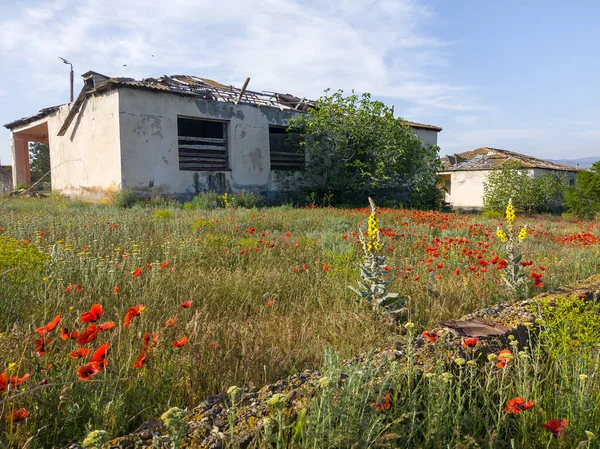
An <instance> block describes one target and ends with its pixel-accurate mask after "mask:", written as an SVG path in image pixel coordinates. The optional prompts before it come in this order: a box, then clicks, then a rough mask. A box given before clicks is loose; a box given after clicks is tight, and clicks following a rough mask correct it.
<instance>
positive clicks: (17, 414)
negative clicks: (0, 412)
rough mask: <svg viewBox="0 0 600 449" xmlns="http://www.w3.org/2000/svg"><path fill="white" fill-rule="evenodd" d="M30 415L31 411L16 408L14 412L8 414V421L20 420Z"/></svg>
mask: <svg viewBox="0 0 600 449" xmlns="http://www.w3.org/2000/svg"><path fill="white" fill-rule="evenodd" d="M28 416H29V412H28V411H27V410H25V409H24V408H20V409H19V410H15V411H13V412H12V413H10V414H8V415H6V420H7V421H12V422H18V421H21V420H23V419H25V418H27V417H28Z"/></svg>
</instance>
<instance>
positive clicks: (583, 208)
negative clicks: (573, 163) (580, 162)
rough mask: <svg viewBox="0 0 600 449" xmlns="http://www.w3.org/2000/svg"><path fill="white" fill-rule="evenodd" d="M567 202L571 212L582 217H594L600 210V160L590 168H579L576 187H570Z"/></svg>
mask: <svg viewBox="0 0 600 449" xmlns="http://www.w3.org/2000/svg"><path fill="white" fill-rule="evenodd" d="M565 203H566V205H567V209H568V211H569V212H570V213H573V214H575V215H577V216H578V217H581V218H593V217H594V216H595V215H596V214H597V213H599V212H600V161H598V162H594V163H593V164H592V167H591V169H590V170H579V171H578V172H577V180H576V182H575V187H569V189H567V193H566V195H565Z"/></svg>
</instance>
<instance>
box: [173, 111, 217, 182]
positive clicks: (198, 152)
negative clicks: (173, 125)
mask: <svg viewBox="0 0 600 449" xmlns="http://www.w3.org/2000/svg"><path fill="white" fill-rule="evenodd" d="M177 134H178V137H177V139H178V144H179V145H178V146H179V170H191V171H202V170H226V169H227V168H228V164H227V123H226V122H218V121H213V120H199V119H190V118H182V117H178V118H177Z"/></svg>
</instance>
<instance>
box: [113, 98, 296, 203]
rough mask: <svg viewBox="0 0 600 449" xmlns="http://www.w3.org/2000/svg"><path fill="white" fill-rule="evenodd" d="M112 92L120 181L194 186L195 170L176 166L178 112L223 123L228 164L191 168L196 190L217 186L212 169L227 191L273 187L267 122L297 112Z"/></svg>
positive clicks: (181, 189)
mask: <svg viewBox="0 0 600 449" xmlns="http://www.w3.org/2000/svg"><path fill="white" fill-rule="evenodd" d="M118 93H119V116H120V119H119V120H120V138H121V161H122V168H123V170H122V182H123V186H128V187H132V188H134V189H137V190H143V189H149V188H155V189H156V188H157V189H158V190H160V191H161V192H165V193H177V194H183V193H186V194H194V193H195V192H196V187H197V186H196V185H195V182H194V173H196V172H193V171H182V170H179V154H178V139H177V136H178V133H177V117H178V116H183V117H191V118H206V119H213V120H224V121H227V123H228V128H227V129H228V136H227V141H228V143H227V145H228V158H229V170H227V171H224V170H222V171H199V172H197V173H198V180H199V187H200V189H201V190H212V189H215V188H218V186H217V185H216V183H217V174H218V173H223V174H224V179H225V183H226V185H225V186H224V187H225V188H226V189H228V190H230V191H233V192H236V191H242V190H251V191H267V190H271V189H272V188H273V174H272V172H271V170H270V154H269V125H270V124H271V125H279V126H286V125H287V124H288V120H289V118H291V117H293V116H295V115H296V114H298V113H297V112H293V111H281V110H279V109H276V108H270V107H256V106H252V105H244V104H239V105H235V104H233V103H225V102H218V101H209V100H202V99H199V98H194V97H185V96H177V95H173V94H167V93H164V94H163V93H155V92H148V91H143V90H135V89H128V88H120V89H119V90H118Z"/></svg>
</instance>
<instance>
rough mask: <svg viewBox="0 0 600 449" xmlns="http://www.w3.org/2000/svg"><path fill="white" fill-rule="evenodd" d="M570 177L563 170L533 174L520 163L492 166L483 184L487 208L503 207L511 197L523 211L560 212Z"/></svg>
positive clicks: (499, 208) (484, 205) (498, 208)
mask: <svg viewBox="0 0 600 449" xmlns="http://www.w3.org/2000/svg"><path fill="white" fill-rule="evenodd" d="M566 189H567V179H566V177H565V176H563V175H561V174H550V173H545V174H543V175H541V176H538V177H535V178H534V177H533V176H531V175H530V174H529V170H527V169H524V168H523V167H522V166H521V165H520V163H518V162H515V163H510V164H506V165H505V166H503V167H502V168H500V169H497V170H491V171H490V173H489V174H488V177H487V180H486V181H485V183H484V185H483V207H484V209H485V210H490V211H498V210H503V209H504V207H505V206H506V204H508V202H509V200H510V199H512V203H513V205H514V206H515V208H516V209H517V211H519V212H525V213H560V212H561V211H562V209H563V206H564V197H565V191H566Z"/></svg>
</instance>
